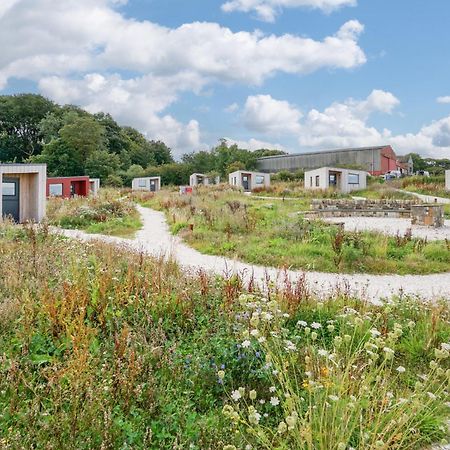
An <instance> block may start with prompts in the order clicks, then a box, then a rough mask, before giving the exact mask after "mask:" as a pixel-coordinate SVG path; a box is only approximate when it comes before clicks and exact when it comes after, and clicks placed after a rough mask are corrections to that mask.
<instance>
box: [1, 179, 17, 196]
mask: <svg viewBox="0 0 450 450" xmlns="http://www.w3.org/2000/svg"><path fill="white" fill-rule="evenodd" d="M2 186H3V187H2V193H3V195H5V196H8V197H14V196H15V195H16V183H8V182H4V183H2Z"/></svg>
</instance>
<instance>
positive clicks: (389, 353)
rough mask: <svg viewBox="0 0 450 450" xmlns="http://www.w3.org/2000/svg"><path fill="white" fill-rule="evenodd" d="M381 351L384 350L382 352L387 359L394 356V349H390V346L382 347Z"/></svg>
mask: <svg viewBox="0 0 450 450" xmlns="http://www.w3.org/2000/svg"><path fill="white" fill-rule="evenodd" d="M383 351H384V353H386V358H387V359H391V358H393V357H394V354H395V352H394V350H392V348H389V347H384V348H383Z"/></svg>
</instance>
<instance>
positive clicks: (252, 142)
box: [225, 138, 286, 151]
mask: <svg viewBox="0 0 450 450" xmlns="http://www.w3.org/2000/svg"><path fill="white" fill-rule="evenodd" d="M225 140H226V141H227V143H228V144H230V145H233V144H236V145H237V146H238V147H239V148H245V149H247V150H251V151H253V150H259V149H261V148H266V149H270V150H283V151H286V148H285V147H284V146H283V145H281V144H273V143H271V142H266V141H260V140H258V139H254V138H251V139H249V140H248V141H243V140H234V139H231V138H225Z"/></svg>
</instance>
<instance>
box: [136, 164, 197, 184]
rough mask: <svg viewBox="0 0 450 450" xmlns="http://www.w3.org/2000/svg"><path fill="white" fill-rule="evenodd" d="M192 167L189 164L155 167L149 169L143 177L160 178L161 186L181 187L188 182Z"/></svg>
mask: <svg viewBox="0 0 450 450" xmlns="http://www.w3.org/2000/svg"><path fill="white" fill-rule="evenodd" d="M191 174H192V167H191V166H190V165H189V164H180V163H171V164H163V165H161V166H157V167H149V168H147V169H146V170H145V175H146V176H150V177H158V176H159V177H161V183H162V184H166V185H167V184H168V185H182V184H187V183H188V182H189V176H190V175H191Z"/></svg>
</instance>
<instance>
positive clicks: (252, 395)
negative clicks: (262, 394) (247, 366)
mask: <svg viewBox="0 0 450 450" xmlns="http://www.w3.org/2000/svg"><path fill="white" fill-rule="evenodd" d="M248 395H249V397H250V399H251V400H255V398H256V391H255V390H252V391H250V392H249V394H248Z"/></svg>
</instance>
